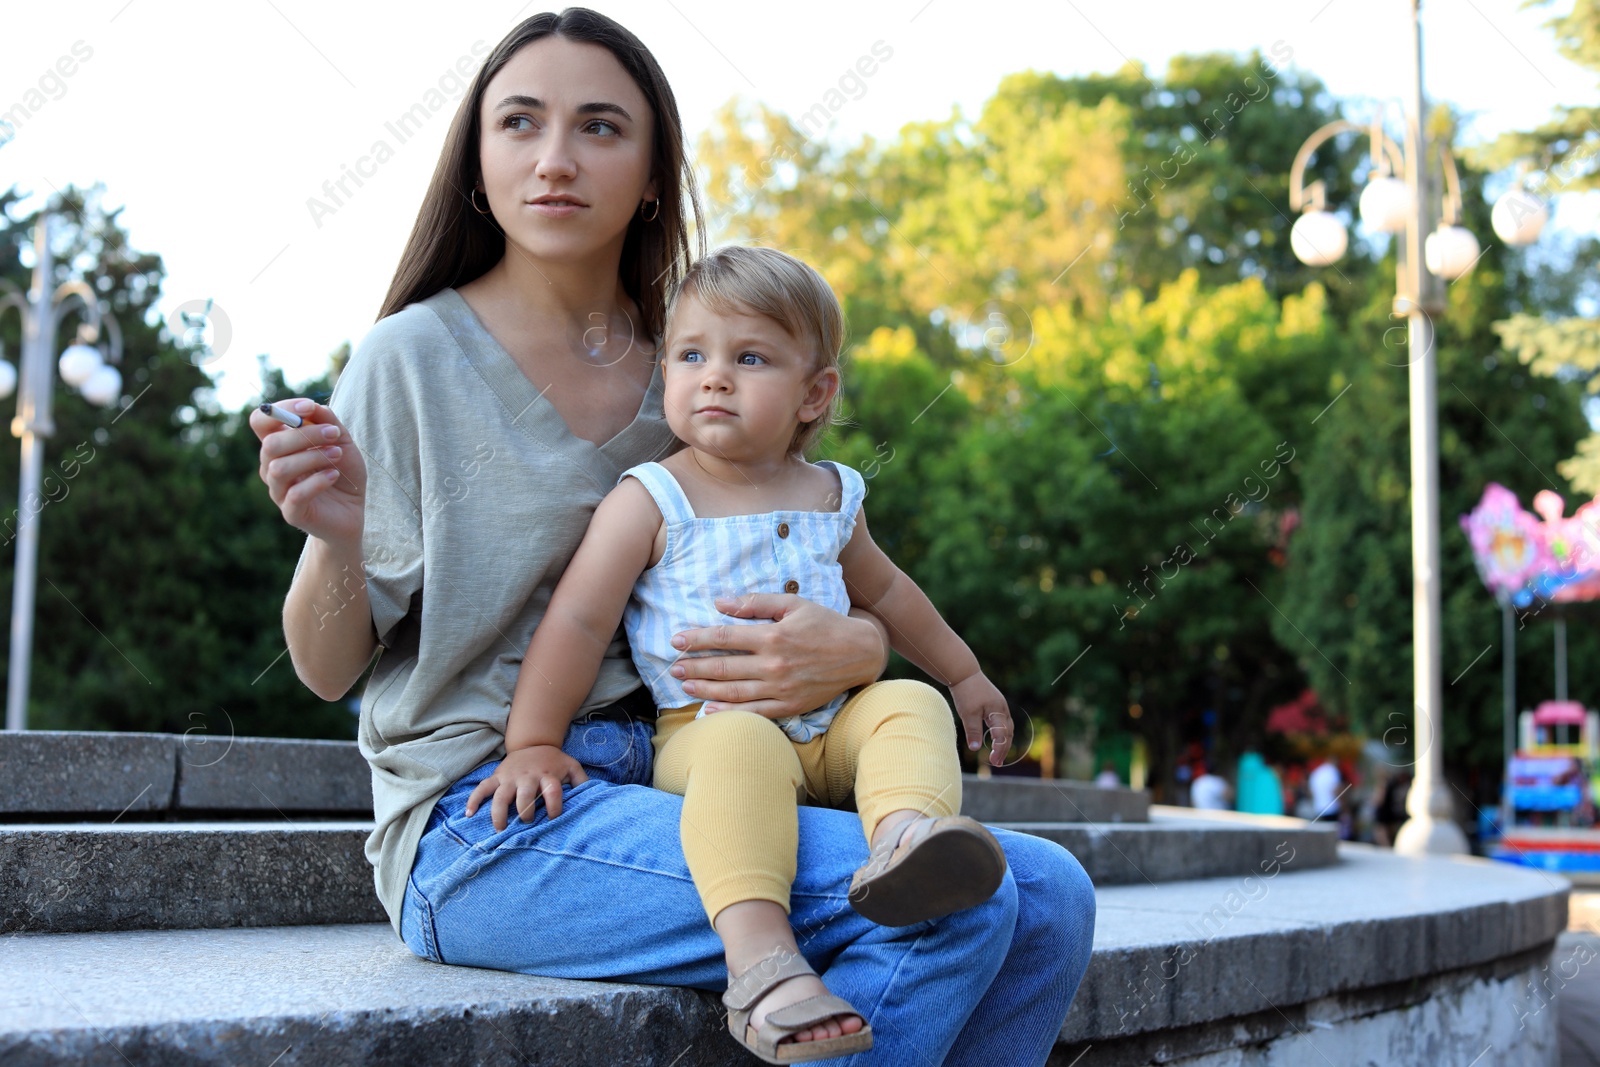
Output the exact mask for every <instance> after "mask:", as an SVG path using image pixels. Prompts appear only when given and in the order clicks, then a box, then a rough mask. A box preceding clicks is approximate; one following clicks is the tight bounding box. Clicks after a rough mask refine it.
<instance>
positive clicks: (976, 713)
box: [839, 508, 1011, 766]
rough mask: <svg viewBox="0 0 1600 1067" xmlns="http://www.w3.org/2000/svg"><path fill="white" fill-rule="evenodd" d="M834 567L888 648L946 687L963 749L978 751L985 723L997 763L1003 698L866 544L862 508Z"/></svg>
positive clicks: (934, 614) (909, 584)
mask: <svg viewBox="0 0 1600 1067" xmlns="http://www.w3.org/2000/svg"><path fill="white" fill-rule="evenodd" d="M839 566H840V567H841V568H842V569H843V570H844V582H845V588H846V589H848V590H849V592H850V599H851V601H852V602H853V603H855V604H857V605H859V606H861V607H864V608H868V609H869V610H871V611H872V612H873V614H875V615H877V616H878V618H880V619H882V620H883V622H884V624H885V625H886V626H887V627H888V629H889V641H890V644H891V646H892V647H893V648H894V650H895V651H896V652H898V653H900V654H901V655H902V656H904V657H906V659H909V660H910V661H911V662H912V663H915V664H916V665H917V666H918V667H921V668H922V669H923V670H924V671H926V672H927V673H928V674H930V675H932V676H933V677H934V678H936V679H937V680H938V681H940V682H942V683H944V684H945V685H947V686H949V687H950V695H951V696H952V697H953V698H954V700H955V703H956V713H957V714H958V715H959V716H960V717H961V722H962V724H963V726H965V728H966V733H967V747H968V748H971V749H976V748H979V747H981V745H982V743H983V729H984V726H985V725H987V726H988V727H989V731H990V733H991V734H992V736H993V742H994V746H993V750H992V751H991V752H990V753H989V762H990V763H991V764H993V765H995V766H999V765H1000V764H1001V763H1003V762H1004V761H1005V753H1006V750H1007V749H1008V748H1010V747H1011V709H1010V708H1009V707H1008V706H1007V705H1006V701H1005V697H1003V696H1001V694H1000V690H999V689H997V688H995V685H994V683H993V682H991V681H989V679H988V678H986V677H985V676H984V674H983V671H982V670H981V669H980V668H979V666H978V658H977V657H976V656H974V655H973V654H972V649H970V648H968V647H967V643H966V642H965V641H963V640H961V636H960V635H959V634H957V633H956V632H955V631H954V630H952V629H951V628H950V627H949V625H947V624H946V623H945V621H944V619H942V618H940V617H939V611H938V609H937V608H935V607H934V606H933V602H932V601H930V600H929V599H928V597H927V594H925V593H924V592H923V591H922V590H921V589H919V588H918V587H917V583H916V582H913V581H912V580H911V579H910V578H909V577H908V576H907V575H906V573H905V572H904V571H902V570H901V569H900V568H899V567H897V566H895V564H894V561H893V560H891V559H890V558H889V557H888V556H886V555H885V554H884V552H883V549H881V548H879V547H878V545H877V543H876V542H875V541H873V540H872V534H871V532H870V531H869V530H868V529H867V514H866V510H865V509H864V508H863V509H862V510H860V511H858V512H857V513H856V525H855V530H854V531H853V532H852V533H851V536H850V541H849V543H848V544H846V545H845V546H844V549H843V550H842V551H840V553H839Z"/></svg>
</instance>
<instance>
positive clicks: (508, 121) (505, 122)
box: [500, 115, 533, 130]
mask: <svg viewBox="0 0 1600 1067" xmlns="http://www.w3.org/2000/svg"><path fill="white" fill-rule="evenodd" d="M518 122H526V123H527V124H528V125H526V126H517V125H514V124H515V123H518ZM500 126H501V128H502V129H507V130H529V129H532V128H533V120H532V119H530V118H529V117H528V116H526V115H507V116H506V117H505V118H503V119H501V120H500Z"/></svg>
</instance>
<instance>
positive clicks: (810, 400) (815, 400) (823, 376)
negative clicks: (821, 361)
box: [797, 367, 840, 422]
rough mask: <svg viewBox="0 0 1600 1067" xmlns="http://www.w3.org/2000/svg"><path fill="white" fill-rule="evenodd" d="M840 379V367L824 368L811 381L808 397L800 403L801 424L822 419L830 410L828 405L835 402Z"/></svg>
mask: <svg viewBox="0 0 1600 1067" xmlns="http://www.w3.org/2000/svg"><path fill="white" fill-rule="evenodd" d="M839 385H840V379H839V368H838V367H823V368H822V369H821V370H819V371H817V373H816V375H815V376H814V377H813V378H812V379H811V385H810V387H809V388H808V389H807V390H806V395H805V396H804V398H802V399H801V401H800V410H799V411H798V412H797V414H798V415H799V416H800V421H801V422H811V421H813V420H815V419H819V418H821V417H822V413H823V412H825V411H827V410H828V405H829V404H831V403H832V402H833V396H834V394H835V393H837V392H838V391H839Z"/></svg>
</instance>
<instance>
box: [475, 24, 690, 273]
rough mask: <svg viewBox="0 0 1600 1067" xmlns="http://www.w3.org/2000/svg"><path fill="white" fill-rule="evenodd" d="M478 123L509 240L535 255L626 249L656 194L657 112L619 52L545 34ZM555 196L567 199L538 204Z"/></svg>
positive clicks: (512, 68)
mask: <svg viewBox="0 0 1600 1067" xmlns="http://www.w3.org/2000/svg"><path fill="white" fill-rule="evenodd" d="M479 121H480V124H481V129H482V131H483V133H482V138H481V140H480V142H479V158H480V161H481V164H482V167H483V189H484V193H485V194H487V196H488V199H489V208H490V210H491V211H492V212H493V213H494V217H495V221H496V222H498V223H499V224H500V226H501V227H502V228H504V230H505V232H506V239H507V240H508V241H510V242H511V243H513V244H515V245H518V246H520V247H521V248H522V249H523V250H525V251H526V252H527V253H528V254H529V255H531V256H532V257H533V258H534V259H538V260H545V259H550V260H562V259H573V258H585V257H588V256H592V255H595V254H598V253H601V252H606V251H612V246H613V245H614V246H615V249H614V251H615V254H617V255H620V254H621V249H622V242H623V239H624V237H625V236H626V231H627V227H628V222H629V220H630V219H631V218H632V216H633V214H634V213H635V212H637V211H639V210H640V201H642V200H646V199H654V198H655V196H656V190H655V183H654V182H652V181H651V180H650V163H651V150H652V145H651V135H652V131H653V130H654V128H655V126H654V123H655V115H654V113H653V112H652V111H651V108H650V105H649V104H648V103H647V102H646V100H645V97H644V93H643V92H641V91H640V89H639V87H638V85H636V84H635V83H634V80H633V78H631V77H630V76H629V75H628V72H627V71H626V70H624V69H623V67H622V64H620V63H618V62H617V59H616V57H615V56H613V55H612V54H611V53H610V52H609V51H607V50H606V49H605V48H602V47H601V46H599V45H595V44H586V43H581V42H576V41H569V40H567V39H566V38H564V37H557V36H553V35H552V36H549V37H542V38H540V39H539V40H537V41H535V42H533V43H532V44H530V45H527V46H526V47H524V48H523V49H521V50H520V51H519V52H517V54H516V55H514V56H512V57H511V59H510V60H509V61H508V62H507V63H506V65H505V66H504V67H502V68H501V69H500V71H499V73H497V74H496V75H495V76H494V77H493V78H492V79H490V81H489V84H488V85H487V86H486V87H485V89H484V94H483V103H482V112H481V113H480V115H479ZM549 197H564V198H566V202H565V203H547V204H540V203H537V201H538V200H540V198H549ZM477 199H478V202H479V203H480V204H481V203H482V202H483V194H480V195H479V196H478V198H477ZM656 210H659V209H656ZM646 213H652V212H651V209H648V208H647V209H646Z"/></svg>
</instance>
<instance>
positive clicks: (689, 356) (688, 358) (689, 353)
mask: <svg viewBox="0 0 1600 1067" xmlns="http://www.w3.org/2000/svg"><path fill="white" fill-rule="evenodd" d="M696 356H699V357H700V358H701V359H704V358H705V357H704V356H701V355H700V353H699V352H696V351H695V350H694V349H692V348H690V349H687V350H685V351H683V352H680V353H678V358H679V359H681V360H683V361H684V362H685V363H689V362H692V361H693V360H694V358H695V357H696Z"/></svg>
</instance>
